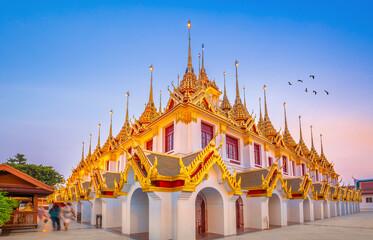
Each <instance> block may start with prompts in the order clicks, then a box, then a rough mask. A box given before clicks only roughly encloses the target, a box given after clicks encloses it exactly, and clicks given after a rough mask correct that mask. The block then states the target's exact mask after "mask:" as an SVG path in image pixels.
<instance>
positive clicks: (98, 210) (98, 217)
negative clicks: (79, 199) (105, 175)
mask: <svg viewBox="0 0 373 240" xmlns="http://www.w3.org/2000/svg"><path fill="white" fill-rule="evenodd" d="M94 208H95V211H94V213H95V215H94V216H93V217H94V219H93V223H92V224H93V225H94V226H96V227H102V201H101V199H99V198H96V199H95V204H94Z"/></svg>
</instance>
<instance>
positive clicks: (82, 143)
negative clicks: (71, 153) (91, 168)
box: [82, 142, 84, 161]
mask: <svg viewBox="0 0 373 240" xmlns="http://www.w3.org/2000/svg"><path fill="white" fill-rule="evenodd" d="M82 161H84V142H82Z"/></svg>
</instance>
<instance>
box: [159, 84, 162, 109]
mask: <svg viewBox="0 0 373 240" xmlns="http://www.w3.org/2000/svg"><path fill="white" fill-rule="evenodd" d="M159 114H162V91H161V90H159Z"/></svg>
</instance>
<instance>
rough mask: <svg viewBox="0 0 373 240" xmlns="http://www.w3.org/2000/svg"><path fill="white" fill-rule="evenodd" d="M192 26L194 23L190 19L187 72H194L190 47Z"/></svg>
mask: <svg viewBox="0 0 373 240" xmlns="http://www.w3.org/2000/svg"><path fill="white" fill-rule="evenodd" d="M191 27H192V24H191V23H190V20H189V21H188V29H189V52H188V67H187V71H186V72H187V73H194V70H193V66H192V50H191V47H190V28H191Z"/></svg>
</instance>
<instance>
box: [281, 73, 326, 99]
mask: <svg viewBox="0 0 373 240" xmlns="http://www.w3.org/2000/svg"><path fill="white" fill-rule="evenodd" d="M310 78H312V79H315V75H310ZM298 82H300V83H303V80H301V79H298ZM288 84H289V85H290V86H292V85H293V83H291V82H288ZM304 91H305V92H307V93H308V92H309V91H308V88H306V89H305V90H304ZM312 92H313V94H315V95H316V94H317V91H316V90H312ZM324 92H325V93H326V95H329V92H328V91H326V90H324Z"/></svg>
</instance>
